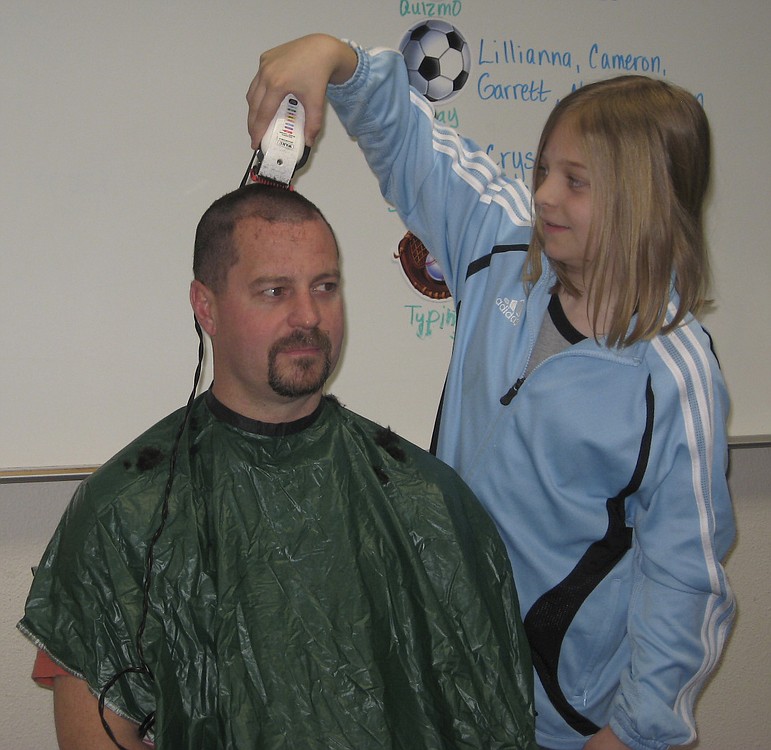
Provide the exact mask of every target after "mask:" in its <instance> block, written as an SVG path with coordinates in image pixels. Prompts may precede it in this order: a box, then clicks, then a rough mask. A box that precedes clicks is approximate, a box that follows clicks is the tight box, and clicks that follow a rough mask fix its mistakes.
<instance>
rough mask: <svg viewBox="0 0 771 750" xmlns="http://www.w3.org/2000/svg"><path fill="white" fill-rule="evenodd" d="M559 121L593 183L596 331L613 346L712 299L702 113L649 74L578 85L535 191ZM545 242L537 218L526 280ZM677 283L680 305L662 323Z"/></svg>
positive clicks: (534, 272)
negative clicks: (607, 310) (608, 306)
mask: <svg viewBox="0 0 771 750" xmlns="http://www.w3.org/2000/svg"><path fill="white" fill-rule="evenodd" d="M563 121H565V122H567V124H568V127H571V128H572V129H573V132H574V133H575V134H576V135H577V136H578V138H579V139H580V140H581V142H582V146H583V150H584V154H585V158H586V160H587V167H588V169H589V174H590V180H591V188H590V189H591V198H592V220H591V227H590V231H589V240H588V242H589V246H590V247H592V248H593V250H594V254H593V260H592V261H591V263H590V265H589V267H588V269H587V278H586V285H585V286H586V288H585V290H584V294H586V299H592V300H593V309H592V310H590V311H589V314H590V318H591V319H592V322H593V327H594V330H595V331H599V330H600V326H601V325H602V326H603V327H604V333H605V336H606V340H607V345H608V346H611V347H613V346H619V347H622V346H628V345H630V344H633V343H634V342H635V341H639V340H641V339H650V338H653V337H654V336H656V335H657V334H658V333H667V332H668V331H670V330H672V329H673V328H675V327H676V326H677V325H679V324H680V323H681V322H682V320H683V318H684V317H685V315H686V314H687V313H688V312H692V313H693V314H694V315H697V314H698V313H699V311H700V310H701V309H702V308H703V307H704V305H705V304H706V303H707V300H706V295H707V292H708V289H709V281H710V271H709V259H708V257H707V249H706V243H705V239H704V217H703V214H704V199H705V196H706V193H707V188H708V185H709V174H710V151H711V148H710V133H709V123H708V122H707V117H706V115H705V114H704V110H703V108H702V106H701V105H700V104H699V102H698V101H697V100H696V98H695V97H694V96H693V95H692V94H690V93H688V92H687V91H685V90H684V89H682V88H680V87H679V86H675V85H673V84H671V83H667V82H665V81H660V80H655V79H652V78H646V77H644V76H620V77H618V78H612V79H608V80H605V81H599V82H597V83H592V84H589V85H587V86H584V87H583V88H580V89H577V90H576V91H574V92H573V93H571V94H570V95H569V96H567V97H565V98H564V99H563V100H562V101H560V103H559V104H557V106H556V107H555V108H554V110H553V111H552V113H551V115H550V116H549V119H548V120H547V122H546V125H545V127H544V129H543V133H542V134H541V140H540V143H539V144H538V152H537V155H536V160H535V169H534V174H535V175H536V177H535V181H536V182H535V185H534V191H533V192H535V190H536V189H537V188H538V175H539V174H540V170H539V167H540V162H541V154H542V153H543V149H544V146H545V145H546V141H547V140H548V138H549V136H550V134H551V133H552V131H553V130H554V128H555V127H556V125H557V123H559V122H563ZM543 249H544V236H543V230H542V226H541V223H540V221H538V220H536V222H535V231H534V232H533V237H532V240H531V242H530V248H529V250H528V261H527V263H526V266H525V272H524V279H525V282H526V283H527V284H528V285H530V286H532V284H534V283H535V281H536V280H537V279H538V278H539V277H540V275H541V271H542V268H541V254H542V252H543ZM550 264H551V266H552V267H553V269H554V271H555V273H556V275H557V278H558V284H559V285H561V286H562V287H564V288H565V290H566V291H568V292H569V293H571V294H575V295H579V294H580V293H581V292H580V290H578V289H576V288H575V286H574V285H573V284H571V283H570V281H569V280H568V278H567V274H566V272H565V269H564V267H562V266H561V264H560V263H559V262H552V261H550ZM673 282H674V285H675V289H676V291H677V294H678V296H679V303H678V307H677V312H676V314H675V316H674V318H673V319H672V320H670V321H669V322H668V323H667V324H666V325H665V324H664V319H665V315H666V312H667V305H668V303H669V298H670V291H671V285H672V283H673ZM611 298H612V299H613V302H614V306H613V310H612V313H611V315H610V318H609V319H608V320H603V321H600V320H599V317H600V315H601V308H602V304H603V301H607V300H608V299H611ZM635 316H636V317H635ZM633 318H634V325H633V326H632V321H633Z"/></svg>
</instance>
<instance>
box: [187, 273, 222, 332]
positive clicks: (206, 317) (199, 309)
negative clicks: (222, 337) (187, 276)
mask: <svg viewBox="0 0 771 750" xmlns="http://www.w3.org/2000/svg"><path fill="white" fill-rule="evenodd" d="M190 306H191V307H192V308H193V313H194V315H195V317H196V320H197V321H198V324H199V325H200V326H201V328H203V330H204V331H206V333H208V334H209V336H214V334H215V333H216V332H217V324H216V315H215V307H216V306H215V300H214V293H213V292H212V291H211V289H209V287H208V286H206V285H205V284H203V283H202V282H200V281H198V279H194V280H193V281H192V283H191V284H190Z"/></svg>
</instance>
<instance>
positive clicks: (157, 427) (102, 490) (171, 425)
mask: <svg viewBox="0 0 771 750" xmlns="http://www.w3.org/2000/svg"><path fill="white" fill-rule="evenodd" d="M184 411H185V410H184V408H180V409H177V410H176V411H174V412H172V413H171V414H168V415H167V416H166V417H164V418H163V419H161V420H159V421H158V422H156V423H155V424H154V425H152V426H151V427H149V428H148V429H147V430H145V431H144V432H143V433H142V434H141V435H139V436H138V437H136V438H135V439H134V440H132V441H131V442H130V443H128V445H126V446H124V447H123V448H121V449H120V450H119V451H118V452H117V453H116V454H115V455H114V456H112V458H110V459H108V460H107V461H106V462H105V463H104V464H103V465H102V466H100V467H99V468H98V469H97V470H96V471H95V472H94V473H93V474H92V475H91V476H90V477H88V478H87V479H86V480H85V481H84V482H83V483H82V485H81V487H80V493H81V494H88V495H90V496H91V497H92V499H93V498H115V497H116V496H118V495H120V494H122V493H125V492H134V493H140V492H144V491H146V490H147V489H148V487H153V488H154V487H155V486H156V485H158V484H159V483H161V482H165V481H166V479H167V477H168V468H169V458H170V456H171V451H172V448H173V445H174V440H175V437H176V435H177V433H178V431H179V429H180V426H181V424H182V419H183V417H184Z"/></svg>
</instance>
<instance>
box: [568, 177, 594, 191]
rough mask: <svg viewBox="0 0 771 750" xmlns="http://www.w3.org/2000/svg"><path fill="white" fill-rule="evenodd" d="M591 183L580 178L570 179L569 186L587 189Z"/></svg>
mask: <svg viewBox="0 0 771 750" xmlns="http://www.w3.org/2000/svg"><path fill="white" fill-rule="evenodd" d="M588 184H589V183H588V182H587V181H586V180H582V179H580V178H578V177H568V185H570V187H572V188H574V189H579V188H582V187H586V186H587V185H588Z"/></svg>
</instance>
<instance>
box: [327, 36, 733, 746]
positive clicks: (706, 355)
mask: <svg viewBox="0 0 771 750" xmlns="http://www.w3.org/2000/svg"><path fill="white" fill-rule="evenodd" d="M328 97H329V100H330V101H331V103H332V105H333V107H334V108H335V110H336V112H337V114H338V116H339V117H340V119H341V120H342V122H343V124H344V125H345V127H346V129H347V130H348V132H349V134H350V135H352V136H353V137H355V138H356V139H357V140H358V143H359V146H360V147H361V148H362V150H363V151H364V154H365V156H366V158H367V161H368V163H369V165H370V167H371V168H372V170H373V171H374V172H375V174H376V175H377V177H378V179H379V181H380V187H381V190H382V192H383V195H384V196H385V197H386V199H387V200H388V201H389V202H391V203H392V204H393V205H394V206H396V208H397V209H398V211H399V214H400V216H401V217H402V219H403V221H404V223H405V224H406V226H407V227H408V228H409V229H410V230H411V231H412V232H413V233H414V234H416V235H417V236H418V237H419V238H421V239H422V241H423V242H424V244H425V245H426V247H427V248H428V250H429V251H430V252H431V254H432V255H433V256H434V257H435V258H436V259H437V261H438V262H439V264H440V266H441V268H442V270H443V271H444V273H445V277H446V280H447V282H448V285H449V287H450V289H451V291H452V295H453V298H454V300H455V305H456V309H457V327H456V334H455V343H454V350H453V355H452V360H451V363H450V368H449V373H448V377H447V383H446V387H445V393H444V396H443V400H442V408H441V412H440V419H439V423H438V444H437V453H438V455H439V457H440V458H442V459H443V460H445V461H446V462H447V463H449V464H450V465H451V466H453V467H455V468H456V469H457V470H458V471H459V473H460V474H461V475H462V477H463V478H464V479H465V480H466V482H468V483H469V484H470V486H471V487H472V489H473V490H474V491H475V492H476V494H477V496H478V497H479V498H480V499H481V501H482V502H483V503H484V505H485V506H486V508H487V509H488V511H489V512H490V514H491V515H492V517H493V518H494V519H495V522H496V523H497V525H498V528H499V530H500V533H501V535H502V536H503V539H504V541H505V543H506V546H507V548H508V552H509V555H510V558H511V562H512V566H513V568H514V573H515V576H516V579H517V588H518V591H519V595H520V603H521V607H522V613H523V616H525V615H526V617H525V625H526V628H527V632H528V638H529V641H530V644H531V648H532V650H533V661H534V664H535V665H536V672H537V677H538V679H536V710H537V712H538V716H537V740H538V742H539V744H541V745H542V746H545V747H549V748H555V749H563V748H581V747H583V745H584V743H585V742H586V739H587V736H589V735H591V734H592V733H594V732H595V731H597V728H598V727H602V726H604V725H607V724H610V726H611V728H612V729H613V731H614V732H615V733H616V734H617V735H618V736H619V738H620V739H621V740H622V741H624V742H625V743H626V744H628V745H630V746H631V747H633V748H638V749H639V750H643V749H645V750H657V749H658V748H665V747H667V746H669V745H673V744H682V743H686V742H689V741H691V740H692V739H693V738H694V722H693V704H694V700H695V698H696V696H697V694H698V692H699V690H700V688H701V687H702V686H703V684H704V681H705V679H706V677H707V675H708V674H709V673H710V671H711V670H712V669H713V668H714V667H715V665H716V663H717V660H718V657H719V655H720V652H721V649H722V647H723V644H724V641H725V639H726V636H727V634H728V631H729V629H730V624H731V621H732V617H733V611H734V602H733V597H732V594H731V592H730V588H729V586H728V582H727V580H726V576H725V573H724V570H723V568H722V567H721V564H720V560H721V559H722V558H723V557H724V555H725V554H726V553H727V551H728V549H729V547H730V545H731V543H732V541H733V538H734V522H733V516H732V509H731V502H730V497H729V493H728V487H727V483H726V468H727V439H726V428H725V421H726V416H727V411H728V398H727V394H726V389H725V385H724V382H723V378H722V376H721V374H720V371H719V368H718V364H717V361H716V359H715V357H714V355H713V353H712V351H711V348H710V339H709V337H708V336H707V334H706V333H705V332H704V331H703V330H702V328H701V326H700V325H699V323H698V322H696V321H695V320H694V319H692V318H688V319H687V321H686V323H685V324H683V325H681V326H680V327H679V328H678V329H677V330H676V331H674V332H673V333H671V334H669V335H666V336H658V337H656V338H655V339H654V340H652V341H646V342H641V343H637V344H634V345H633V346H630V347H628V348H624V349H621V350H616V349H612V350H611V349H608V348H606V347H604V346H602V345H601V344H598V343H597V342H595V341H594V340H592V339H589V340H585V341H583V342H581V343H578V344H575V345H573V346H571V347H569V348H568V349H567V350H565V351H563V352H562V353H560V354H557V355H555V356H552V357H550V358H548V359H547V360H546V361H544V362H543V363H541V364H540V365H539V366H538V367H537V368H536V369H535V370H534V371H533V372H532V374H531V375H530V376H529V377H528V378H527V379H526V380H525V381H524V383H523V384H522V385H521V387H520V388H519V390H518V392H517V393H516V395H514V396H513V398H512V399H511V400H510V402H509V403H508V404H507V405H504V404H502V403H501V397H502V396H504V394H506V393H507V392H509V391H510V389H511V388H512V386H513V385H514V384H515V383H516V382H517V381H518V379H519V378H521V376H522V375H523V374H524V372H525V368H526V366H527V362H528V358H529V357H530V354H531V351H532V349H533V345H534V342H535V340H536V336H537V333H538V330H539V327H540V325H541V321H542V319H543V316H544V314H545V311H546V308H547V304H548V301H549V294H548V290H549V288H550V287H551V285H552V284H553V283H554V281H555V279H554V278H553V277H552V276H551V274H550V272H549V271H548V263H546V262H545V263H544V267H545V268H546V269H547V270H546V271H545V273H544V276H543V277H542V278H541V279H540V280H539V281H538V283H537V284H536V285H535V287H534V288H533V289H532V290H531V292H530V293H529V295H528V294H527V293H526V292H525V289H524V287H523V284H522V281H521V274H522V267H523V263H524V260H525V250H526V248H527V243H528V241H529V238H530V232H531V221H530V194H529V192H528V190H527V189H526V188H525V186H524V185H523V184H521V183H520V182H513V181H510V180H508V179H506V178H505V177H503V176H502V174H501V172H500V170H499V169H498V167H497V166H496V165H495V164H494V163H493V162H492V161H491V160H490V159H489V158H488V157H487V156H486V155H485V153H484V152H483V151H481V150H480V149H479V147H478V146H477V145H476V144H474V143H473V142H471V141H469V140H466V139H464V138H461V137H459V136H458V134H457V133H456V132H454V131H453V130H451V129H449V128H446V127H444V126H442V125H441V124H439V123H438V122H437V121H436V120H435V119H434V113H433V110H432V107H431V105H430V104H428V103H427V101H426V100H425V99H423V98H422V97H421V96H419V95H418V94H416V93H415V92H414V91H413V90H411V89H409V86H408V82H407V75H406V70H405V67H404V65H403V61H402V58H401V56H400V55H399V54H398V53H396V52H394V51H392V50H385V49H378V50H373V51H371V52H369V53H366V52H363V51H361V50H359V65H358V67H357V70H356V72H355V74H354V76H353V77H352V78H351V79H350V80H349V81H348V82H346V83H345V84H343V85H341V86H330V87H329V88H328ZM510 395H511V394H510ZM504 400H506V399H504Z"/></svg>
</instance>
